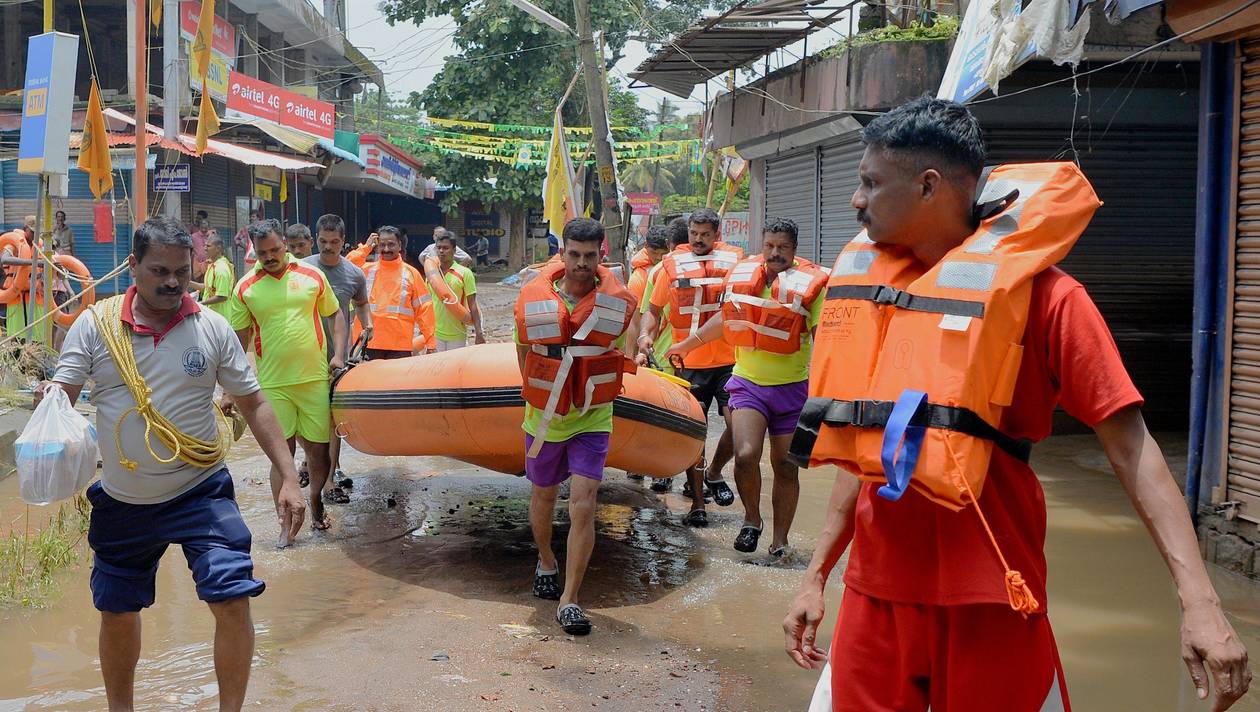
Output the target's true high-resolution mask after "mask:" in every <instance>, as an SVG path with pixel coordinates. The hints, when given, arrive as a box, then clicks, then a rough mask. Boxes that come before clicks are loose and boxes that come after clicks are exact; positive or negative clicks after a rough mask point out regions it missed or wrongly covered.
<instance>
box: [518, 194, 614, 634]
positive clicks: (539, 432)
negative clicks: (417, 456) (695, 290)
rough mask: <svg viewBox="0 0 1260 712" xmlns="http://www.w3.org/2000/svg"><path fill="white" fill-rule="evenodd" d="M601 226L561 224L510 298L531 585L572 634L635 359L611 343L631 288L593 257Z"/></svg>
mask: <svg viewBox="0 0 1260 712" xmlns="http://www.w3.org/2000/svg"><path fill="white" fill-rule="evenodd" d="M603 239H604V228H603V226H602V225H600V224H599V222H598V221H596V220H592V219H590V218H574V219H573V220H570V221H569V222H568V223H567V224H566V225H565V226H564V250H563V251H562V253H561V254H562V255H563V260H562V261H560V262H547V263H546V264H544V265H543V267H542V268H541V269H540V271H539V274H538V276H537V277H535V278H534V279H532V280H530V281H529V282H527V283H526V284H525V286H524V287H522V288H521V293H520V296H519V297H517V300H516V308H515V310H514V312H515V318H516V334H515V338H516V343H517V347H516V352H517V358H518V361H519V364H520V369H521V379H522V383H523V384H524V386H523V388H522V395H523V396H524V398H525V422H524V424H523V425H522V429H524V431H525V453H526V454H525V476H526V477H527V478H528V479H529V481H530V482H531V483H532V484H533V489H532V493H531V495H530V502H529V521H530V527H531V529H532V530H533V533H534V542H535V543H536V544H537V545H538V565H537V566H536V567H535V569H534V595H535V596H537V597H538V598H542V599H546V600H555V601H559V605H558V608H557V609H556V621H557V622H559V623H560V625H561V627H563V628H564V631H565V632H566V633H568V634H570V635H586V634H588V633H590V632H591V621H590V619H589V618H587V617H586V613H585V612H583V610H582V607H581V606H579V605H578V603H577V596H578V591H579V589H580V588H581V586H582V578H583V577H584V576H585V575H586V565H587V563H588V562H589V561H590V558H591V549H592V548H593V547H594V545H595V495H596V492H597V491H598V490H599V483H600V481H601V480H603V477H604V461H605V460H606V459H607V457H608V437H609V433H610V432H612V423H613V400H614V399H616V397H617V394H618V393H620V392H621V382H622V376H623V373H624V372H625V370H626V369H627V368H628V367H629V368H632V367H633V362H631V361H629V360H628V359H627V358H626V357H625V356H624V355H623V354H622V353H621V352H620V351H618V350H617V348H616V347H615V346H614V345H613V344H614V342H616V341H617V339H618V338H619V337H621V335H622V334H623V333H625V330H626V327H627V326H629V324H630V319H631V317H632V315H633V314H634V310H635V308H636V306H637V304H636V303H635V299H634V295H632V294H630V291H629V290H628V289H626V288H625V287H624V286H622V284H621V281H620V280H618V279H617V278H616V276H614V275H613V273H612V272H611V271H610V270H608V268H606V267H604V266H603V265H601V264H600V258H599V246H600V243H601V242H602V241H603ZM570 476H573V478H572V481H571V483H570V487H569V521H570V527H569V539H568V545H567V548H566V555H565V571H564V588H563V589H561V588H560V582H559V567H558V566H557V564H556V555H555V553H554V552H553V551H552V550H551V528H552V520H553V518H554V517H555V506H556V494H557V492H558V490H559V488H560V484H561V483H562V482H564V481H565V480H568V479H569V478H570Z"/></svg>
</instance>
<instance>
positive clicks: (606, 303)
mask: <svg viewBox="0 0 1260 712" xmlns="http://www.w3.org/2000/svg"><path fill="white" fill-rule="evenodd" d="M595 306H596V307H603V308H605V309H611V310H613V311H615V312H617V313H619V314H625V313H626V310H627V309H629V308H630V302H627V301H626V300H624V299H622V298H621V297H614V296H613V295H611V294H604V293H603V292H596V293H595Z"/></svg>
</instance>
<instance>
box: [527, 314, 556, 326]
mask: <svg viewBox="0 0 1260 712" xmlns="http://www.w3.org/2000/svg"><path fill="white" fill-rule="evenodd" d="M559 323H560V318H559V316H558V315H556V314H526V315H525V324H526V325H528V326H537V325H539V324H559Z"/></svg>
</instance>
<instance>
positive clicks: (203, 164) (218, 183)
mask: <svg viewBox="0 0 1260 712" xmlns="http://www.w3.org/2000/svg"><path fill="white" fill-rule="evenodd" d="M185 160H187V161H188V162H189V163H191V164H192V176H191V178H192V185H190V186H189V188H190V189H191V190H190V192H189V199H188V200H185V201H184V206H185V212H186V213H188V215H190V216H195V215H196V214H197V211H198V210H204V211H206V215H208V216H209V218H210V226H211V227H213V228H215V229H216V230H218V231H219V236H220V237H223V238H225V239H230V238H231V237H232V236H233V235H235V234H236V227H235V226H236V202H235V201H234V200H232V197H231V195H230V194H229V190H228V187H229V186H228V182H229V181H228V173H229V170H230V169H229V168H228V160H227V159H226V158H223V157H222V156H212V155H207V156H203V157H202V158H201V159H200V160H198V159H195V158H188V159H185Z"/></svg>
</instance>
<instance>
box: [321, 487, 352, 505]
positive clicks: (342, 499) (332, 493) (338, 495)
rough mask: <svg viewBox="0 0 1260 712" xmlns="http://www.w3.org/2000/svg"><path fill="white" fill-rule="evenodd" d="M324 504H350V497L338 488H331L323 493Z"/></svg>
mask: <svg viewBox="0 0 1260 712" xmlns="http://www.w3.org/2000/svg"><path fill="white" fill-rule="evenodd" d="M324 503H325V504H350V495H348V494H346V491H345V490H343V489H341V488H340V487H333V488H332V489H330V490H328V491H327V492H325V493H324Z"/></svg>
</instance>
